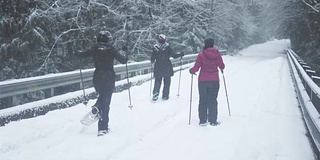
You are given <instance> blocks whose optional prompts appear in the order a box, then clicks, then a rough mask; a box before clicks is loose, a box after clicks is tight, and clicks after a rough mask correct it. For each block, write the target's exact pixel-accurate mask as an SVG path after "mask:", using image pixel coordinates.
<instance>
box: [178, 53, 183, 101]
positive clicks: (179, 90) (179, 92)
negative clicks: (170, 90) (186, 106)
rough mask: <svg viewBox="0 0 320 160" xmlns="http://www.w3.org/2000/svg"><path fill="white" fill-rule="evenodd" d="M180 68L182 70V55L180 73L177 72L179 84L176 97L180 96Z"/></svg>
mask: <svg viewBox="0 0 320 160" xmlns="http://www.w3.org/2000/svg"><path fill="white" fill-rule="evenodd" d="M181 70H182V57H180V73H179V85H178V94H177V96H178V98H179V96H180V82H181Z"/></svg>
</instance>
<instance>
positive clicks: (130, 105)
mask: <svg viewBox="0 0 320 160" xmlns="http://www.w3.org/2000/svg"><path fill="white" fill-rule="evenodd" d="M126 73H127V83H128V93H129V103H130V104H129V108H130V109H132V107H133V106H132V104H131V94H130V87H131V84H130V82H129V72H128V63H126Z"/></svg>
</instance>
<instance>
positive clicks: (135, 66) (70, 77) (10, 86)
mask: <svg viewBox="0 0 320 160" xmlns="http://www.w3.org/2000/svg"><path fill="white" fill-rule="evenodd" d="M221 52H222V53H224V52H226V51H225V50H222V51H221ZM196 56H197V54H193V55H186V56H184V57H183V58H182V64H186V63H190V62H194V61H195V58H196ZM171 61H172V64H173V66H179V65H180V58H177V59H171ZM114 70H115V72H116V74H117V77H118V80H120V79H124V78H125V77H126V67H125V65H122V64H119V65H115V67H114ZM150 71H151V63H150V60H147V61H142V62H133V63H128V72H129V75H130V77H132V76H135V75H141V74H147V73H150ZM93 72H94V69H86V70H82V77H83V81H84V82H88V81H91V80H92V76H93ZM72 84H79V86H82V85H83V84H82V83H81V78H80V73H79V70H78V71H72V72H65V73H58V74H50V75H45V76H38V77H32V78H24V79H18V80H8V81H3V82H0V98H9V99H10V101H11V103H12V104H11V106H15V105H18V104H17V102H15V99H16V96H17V95H19V94H25V93H29V92H35V91H40V90H50V92H49V96H47V97H46V98H49V97H52V96H55V95H54V88H56V87H61V86H66V85H72ZM80 88H81V87H80ZM11 106H9V107H11ZM0 108H3V107H0ZM6 108H8V107H6Z"/></svg>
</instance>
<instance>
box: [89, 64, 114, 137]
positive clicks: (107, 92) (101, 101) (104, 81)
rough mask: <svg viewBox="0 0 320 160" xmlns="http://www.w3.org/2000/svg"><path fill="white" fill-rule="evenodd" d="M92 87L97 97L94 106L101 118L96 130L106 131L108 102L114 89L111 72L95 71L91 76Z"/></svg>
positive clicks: (112, 73)
mask: <svg viewBox="0 0 320 160" xmlns="http://www.w3.org/2000/svg"><path fill="white" fill-rule="evenodd" d="M93 85H94V88H95V90H96V92H98V93H99V97H98V99H97V101H96V104H95V106H97V107H98V108H99V110H100V115H101V118H100V119H99V122H98V130H99V131H100V130H107V129H108V123H109V110H110V102H111V97H112V93H113V89H114V87H115V74H114V72H113V71H106V70H96V71H95V72H94V75H93Z"/></svg>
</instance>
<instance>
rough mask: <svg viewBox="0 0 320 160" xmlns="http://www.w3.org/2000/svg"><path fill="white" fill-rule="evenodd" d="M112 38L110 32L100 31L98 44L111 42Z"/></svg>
mask: <svg viewBox="0 0 320 160" xmlns="http://www.w3.org/2000/svg"><path fill="white" fill-rule="evenodd" d="M111 38H112V35H111V33H110V32H109V31H100V32H99V34H98V36H97V42H105V43H107V42H109V40H110V39H111Z"/></svg>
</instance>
